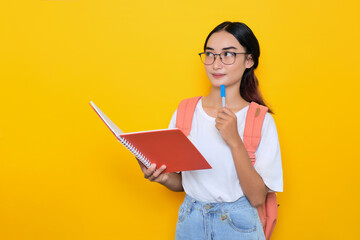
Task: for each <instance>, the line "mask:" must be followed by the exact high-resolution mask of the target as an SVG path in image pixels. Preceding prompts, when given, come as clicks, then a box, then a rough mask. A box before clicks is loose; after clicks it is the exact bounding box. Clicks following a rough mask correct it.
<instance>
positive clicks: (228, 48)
mask: <svg viewBox="0 0 360 240" xmlns="http://www.w3.org/2000/svg"><path fill="white" fill-rule="evenodd" d="M230 49H237V48H236V47H233V46H231V47H226V48H223V49H222V50H230Z"/></svg>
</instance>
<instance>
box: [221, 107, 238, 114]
mask: <svg viewBox="0 0 360 240" xmlns="http://www.w3.org/2000/svg"><path fill="white" fill-rule="evenodd" d="M221 112H223V113H226V114H228V115H230V116H236V115H235V113H234V112H233V111H231V110H230V109H229V108H226V107H225V108H221Z"/></svg>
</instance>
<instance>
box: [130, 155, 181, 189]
mask: <svg viewBox="0 0 360 240" xmlns="http://www.w3.org/2000/svg"><path fill="white" fill-rule="evenodd" d="M136 160H138V162H139V165H140V168H141V171H142V172H143V174H144V178H146V179H149V181H151V182H157V183H160V184H162V185H164V186H165V187H167V188H169V189H170V190H172V191H175V192H181V191H184V190H183V187H182V178H181V174H180V173H174V172H170V173H163V172H164V171H165V169H166V166H165V165H162V166H161V167H160V168H159V169H156V164H151V166H150V167H149V168H146V167H145V165H144V164H143V163H142V162H141V161H139V159H136Z"/></svg>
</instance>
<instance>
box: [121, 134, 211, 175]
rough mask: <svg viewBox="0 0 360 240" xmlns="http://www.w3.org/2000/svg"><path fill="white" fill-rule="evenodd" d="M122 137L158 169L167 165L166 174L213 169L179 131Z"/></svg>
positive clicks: (123, 135) (124, 135)
mask: <svg viewBox="0 0 360 240" xmlns="http://www.w3.org/2000/svg"><path fill="white" fill-rule="evenodd" d="M120 137H121V138H123V139H126V140H127V141H128V142H129V143H130V144H131V145H132V146H133V147H134V148H135V149H136V150H138V151H139V152H140V153H141V154H143V155H144V156H145V157H146V159H147V160H148V161H149V162H150V164H151V163H156V167H157V168H159V167H161V166H162V165H166V167H167V168H166V170H165V171H164V173H165V172H179V171H189V170H200V169H209V168H211V166H210V165H209V163H208V162H207V161H206V160H205V158H204V157H203V156H202V155H201V153H200V152H199V151H198V150H197V149H196V147H195V146H194V145H193V144H192V143H191V141H190V140H189V139H188V138H187V137H186V136H185V135H184V133H183V132H182V131H180V130H179V129H164V130H155V131H147V132H137V133H124V134H120ZM119 140H120V142H121V139H119Z"/></svg>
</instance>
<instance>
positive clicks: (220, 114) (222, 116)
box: [216, 112, 230, 120]
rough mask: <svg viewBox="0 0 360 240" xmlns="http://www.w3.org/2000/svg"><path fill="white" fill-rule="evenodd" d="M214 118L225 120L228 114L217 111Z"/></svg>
mask: <svg viewBox="0 0 360 240" xmlns="http://www.w3.org/2000/svg"><path fill="white" fill-rule="evenodd" d="M216 118H217V119H224V120H226V119H229V118H230V116H229V115H228V114H226V113H224V112H218V113H217V115H216Z"/></svg>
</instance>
